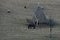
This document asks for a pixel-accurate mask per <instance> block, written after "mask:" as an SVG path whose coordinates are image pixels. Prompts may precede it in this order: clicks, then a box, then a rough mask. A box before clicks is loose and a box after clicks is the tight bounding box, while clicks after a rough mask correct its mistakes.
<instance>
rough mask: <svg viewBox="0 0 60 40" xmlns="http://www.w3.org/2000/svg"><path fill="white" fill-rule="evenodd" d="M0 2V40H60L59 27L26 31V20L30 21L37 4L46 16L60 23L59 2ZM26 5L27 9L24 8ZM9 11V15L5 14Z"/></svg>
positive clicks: (43, 0)
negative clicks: (38, 3)
mask: <svg viewBox="0 0 60 40" xmlns="http://www.w3.org/2000/svg"><path fill="white" fill-rule="evenodd" d="M29 1H30V0H0V40H60V36H59V35H60V26H58V25H57V26H55V27H54V28H53V30H52V38H49V34H50V31H49V28H48V27H46V28H38V27H37V28H36V29H28V28H27V26H26V25H25V24H26V18H29V19H31V18H32V17H33V13H34V11H35V10H36V7H37V2H40V6H42V7H44V13H45V14H46V16H48V17H49V16H51V18H52V19H54V20H55V21H57V22H60V0H31V1H30V2H29ZM25 5H27V9H25V8H24V6H25ZM7 10H10V11H11V13H7Z"/></svg>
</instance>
